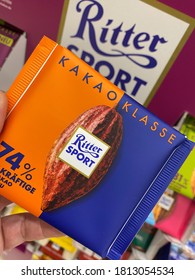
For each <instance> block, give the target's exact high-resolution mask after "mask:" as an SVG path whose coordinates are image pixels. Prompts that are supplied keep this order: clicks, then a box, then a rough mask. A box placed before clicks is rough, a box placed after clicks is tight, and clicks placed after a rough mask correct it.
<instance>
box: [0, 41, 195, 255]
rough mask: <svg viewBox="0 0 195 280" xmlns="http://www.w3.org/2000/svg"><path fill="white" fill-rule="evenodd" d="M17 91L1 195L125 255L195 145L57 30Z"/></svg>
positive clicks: (5, 141)
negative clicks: (57, 38) (63, 42)
mask: <svg viewBox="0 0 195 280" xmlns="http://www.w3.org/2000/svg"><path fill="white" fill-rule="evenodd" d="M8 98H9V112H8V117H7V121H6V125H5V127H4V130H3V132H2V134H1V138H0V145H1V149H0V180H1V182H0V193H1V194H2V195H4V196H5V197H8V198H9V199H11V200H12V201H14V202H15V203H17V204H18V205H20V206H22V207H23V208H25V209H26V210H27V211H29V212H31V213H33V214H34V215H35V216H38V217H40V218H41V219H43V220H45V221H46V222H48V223H50V224H52V225H53V226H55V227H56V228H58V229H60V230H61V231H62V232H64V233H65V234H67V235H69V236H70V237H72V238H74V239H75V240H76V241H78V242H80V243H81V244H83V245H84V246H86V247H88V248H90V249H91V250H93V251H95V252H96V253H97V254H99V255H100V256H102V257H108V258H110V259H119V258H120V257H121V255H122V254H123V252H124V251H125V250H126V248H127V247H128V245H129V243H130V242H131V241H132V239H133V238H134V236H135V234H136V233H137V231H138V230H139V229H140V227H141V225H142V224H143V223H144V221H145V219H146V218H147V216H148V215H149V213H150V212H151V210H152V209H153V207H154V206H155V204H156V203H157V201H158V199H159V198H160V196H161V195H162V193H163V192H164V191H165V189H166V187H167V186H168V185H169V183H170V181H171V180H172V178H173V177H174V175H175V173H176V172H177V170H178V169H179V168H180V166H181V165H182V163H183V162H184V160H185V159H186V157H187V156H188V154H189V153H190V151H191V149H192V148H193V146H194V144H193V143H192V142H191V141H189V140H188V139H187V138H186V137H185V136H184V135H183V134H181V133H180V132H178V131H176V130H175V129H173V128H172V127H170V126H168V125H167V124H166V123H164V122H162V121H161V120H159V119H158V118H157V117H156V116H155V115H153V114H151V113H150V112H149V111H148V110H147V109H146V108H144V107H143V106H142V105H140V104H139V103H137V102H136V101H134V100H133V99H131V97H129V96H128V95H127V94H125V93H124V92H123V91H122V90H120V89H118V88H117V87H116V86H115V85H113V84H112V83H111V82H110V81H108V80H107V79H106V78H104V77H102V76H101V75H100V74H99V73H97V72H96V71H95V70H94V69H92V68H91V67H90V66H89V65H87V64H85V63H84V62H83V61H82V60H80V59H79V58H78V57H76V56H75V55H74V54H72V53H71V52H70V51H69V50H67V49H65V48H63V47H62V46H60V45H58V44H57V43H55V42H53V41H52V40H50V39H49V38H47V37H44V38H43V39H42V40H41V41H40V43H39V45H38V46H37V47H36V49H35V50H34V52H33V54H32V55H31V57H30V58H29V60H28V61H27V63H26V65H25V66H24V68H23V69H22V71H21V72H20V74H19V75H18V77H17V78H16V80H15V82H14V83H13V85H12V87H11V88H10V90H9V92H8Z"/></svg>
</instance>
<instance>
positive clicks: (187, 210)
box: [155, 194, 195, 240]
mask: <svg viewBox="0 0 195 280" xmlns="http://www.w3.org/2000/svg"><path fill="white" fill-rule="evenodd" d="M193 213H195V202H194V201H193V200H191V199H189V198H187V197H185V196H183V195H180V194H177V195H176V199H175V205H174V207H173V209H172V211H171V212H170V214H168V216H167V217H165V218H163V219H161V220H160V221H157V223H156V224H155V227H156V228H158V229H160V230H162V231H163V232H165V233H166V234H168V235H170V236H172V237H174V238H177V239H179V240H180V239H181V238H182V236H183V234H184V233H185V230H186V229H187V226H188V223H189V222H190V219H191V218H192V216H193Z"/></svg>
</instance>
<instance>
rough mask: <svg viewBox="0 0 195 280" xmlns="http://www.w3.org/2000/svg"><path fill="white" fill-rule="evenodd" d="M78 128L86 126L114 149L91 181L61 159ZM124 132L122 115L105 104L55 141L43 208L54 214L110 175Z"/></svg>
mask: <svg viewBox="0 0 195 280" xmlns="http://www.w3.org/2000/svg"><path fill="white" fill-rule="evenodd" d="M78 126H82V127H83V128H84V129H86V130H87V131H88V132H90V133H92V134H93V135H95V136H96V137H98V138H99V139H101V140H102V141H103V142H105V143H106V144H108V145H109V146H110V149H109V150H108V152H107V153H106V155H105V156H104V158H103V159H102V161H101V162H100V163H99V164H98V166H97V167H96V169H95V171H94V172H93V173H92V175H91V176H90V178H89V179H88V178H86V177H85V176H84V175H82V174H81V173H79V172H78V171H76V170H75V169H73V168H72V167H71V166H70V165H68V164H67V163H65V162H63V161H61V160H60V159H59V158H58V155H59V153H60V152H61V150H62V149H63V147H64V146H65V144H66V143H67V142H68V141H69V139H70V138H71V136H72V135H73V133H74V132H75V130H76V129H77V128H78ZM122 130H123V125H122V117H121V115H120V114H119V113H118V112H117V111H116V110H115V108H110V107H108V106H105V105H99V106H96V107H94V108H91V109H89V110H87V111H85V112H84V113H83V114H81V115H80V116H79V117H78V118H77V119H76V120H75V121H74V122H72V123H71V124H70V125H69V126H68V127H67V128H66V129H65V130H64V131H63V132H62V133H61V135H60V136H59V138H58V139H57V140H56V141H55V142H54V144H53V147H52V148H51V151H50V153H49V155H48V157H47V162H46V167H45V173H44V186H43V197H42V207H41V209H42V210H43V211H50V210H53V209H56V208H59V207H61V206H64V205H66V204H68V203H70V202H72V201H74V200H76V199H78V198H80V197H82V196H83V195H86V194H87V193H88V192H90V191H91V190H92V189H94V187H95V186H97V185H98V183H99V182H100V181H101V180H102V178H103V177H104V176H105V174H106V173H107V172H108V169H109V168H110V165H111V164H112V162H113V160H114V158H115V156H116V153H117V150H118V147H119V145H120V143H121V139H122Z"/></svg>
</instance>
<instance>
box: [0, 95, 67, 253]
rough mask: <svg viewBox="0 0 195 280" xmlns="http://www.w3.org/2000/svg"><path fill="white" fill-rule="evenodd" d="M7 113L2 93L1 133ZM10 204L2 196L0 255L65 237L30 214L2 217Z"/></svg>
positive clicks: (0, 98)
mask: <svg viewBox="0 0 195 280" xmlns="http://www.w3.org/2000/svg"><path fill="white" fill-rule="evenodd" d="M6 112H7V97H6V94H5V93H3V92H1V91H0V132H1V130H2V128H3V124H4V122H5V118H6ZM9 204H11V201H9V200H8V199H6V198H4V197H2V196H0V255H2V253H3V252H4V251H6V250H11V249H12V248H14V247H16V246H18V245H20V244H21V243H23V242H25V241H33V240H40V239H44V238H49V237H54V236H55V237H57V236H62V235H63V234H62V233H61V232H59V231H58V230H57V229H55V228H53V227H52V226H50V225H48V224H47V223H46V222H44V221H41V220H40V219H39V218H36V217H34V216H33V215H32V214H30V213H20V214H14V215H8V216H5V217H1V216H2V215H1V213H2V210H3V209H4V208H5V207H6V206H7V205H9Z"/></svg>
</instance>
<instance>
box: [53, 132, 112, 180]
mask: <svg viewBox="0 0 195 280" xmlns="http://www.w3.org/2000/svg"><path fill="white" fill-rule="evenodd" d="M109 148H110V146H109V145H107V144H106V143H105V142H103V141H102V140H101V139H99V138H98V137H96V136H95V135H93V134H92V133H90V132H88V131H87V130H85V129H84V128H82V127H78V128H77V130H76V131H75V132H74V134H73V135H72V137H71V138H70V140H69V141H68V142H67V143H66V145H65V146H64V148H63V149H62V151H61V152H60V154H59V156H58V158H59V159H60V160H62V161H64V162H65V163H67V164H68V165H70V166H71V167H72V168H73V169H75V170H76V171H78V172H79V173H81V174H82V175H84V176H85V177H87V178H89V177H90V176H91V174H92V173H93V171H94V170H95V169H96V167H97V166H98V164H99V163H100V162H101V160H102V159H103V158H104V156H105V154H106V153H107V151H108V150H109Z"/></svg>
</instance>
